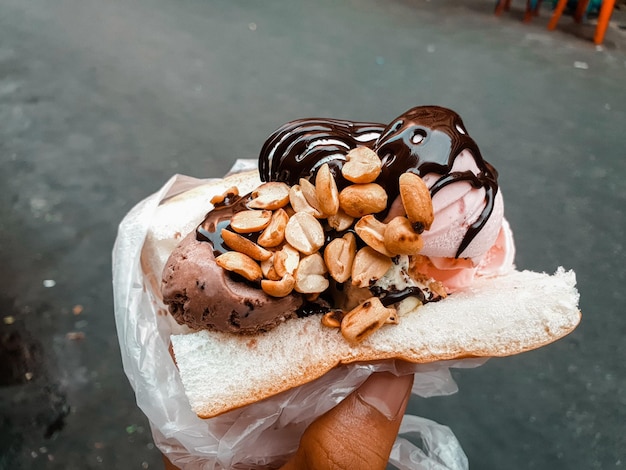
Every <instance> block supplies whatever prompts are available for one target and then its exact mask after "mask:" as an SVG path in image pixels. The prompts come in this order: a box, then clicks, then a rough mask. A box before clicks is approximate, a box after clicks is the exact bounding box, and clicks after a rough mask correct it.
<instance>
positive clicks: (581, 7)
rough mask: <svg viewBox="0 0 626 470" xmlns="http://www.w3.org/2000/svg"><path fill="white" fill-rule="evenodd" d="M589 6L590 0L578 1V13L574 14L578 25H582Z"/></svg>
mask: <svg viewBox="0 0 626 470" xmlns="http://www.w3.org/2000/svg"><path fill="white" fill-rule="evenodd" d="M587 5H589V0H578V5H576V11H575V12H574V21H576V23H582V21H583V18H584V17H585V12H586V11H587Z"/></svg>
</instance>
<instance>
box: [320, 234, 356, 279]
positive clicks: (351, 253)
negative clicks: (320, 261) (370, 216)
mask: <svg viewBox="0 0 626 470" xmlns="http://www.w3.org/2000/svg"><path fill="white" fill-rule="evenodd" d="M355 256H356V237H355V236H354V234H352V233H349V232H348V233H346V234H345V235H344V236H343V237H341V238H335V239H334V240H333V241H331V242H330V243H329V244H328V245H327V246H326V248H325V249H324V261H325V262H326V267H327V268H328V273H329V274H330V275H331V277H332V278H333V279H334V280H335V281H337V282H346V281H347V280H348V279H349V278H350V275H351V274H352V263H353V262H354V257H355Z"/></svg>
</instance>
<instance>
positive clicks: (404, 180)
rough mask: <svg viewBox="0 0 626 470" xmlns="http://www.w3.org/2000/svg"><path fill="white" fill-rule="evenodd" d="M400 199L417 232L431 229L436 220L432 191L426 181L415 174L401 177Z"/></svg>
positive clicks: (403, 174) (406, 174)
mask: <svg viewBox="0 0 626 470" xmlns="http://www.w3.org/2000/svg"><path fill="white" fill-rule="evenodd" d="M400 197H401V198H402V205H403V206H404V210H405V211H406V215H407V217H408V219H409V221H410V222H411V224H412V225H413V227H414V228H415V231H416V232H421V230H420V229H421V228H422V227H423V229H424V230H428V229H430V226H431V224H432V223H433V220H434V218H435V216H434V213H433V201H432V199H431V197H430V190H429V189H428V186H426V183H424V180H423V179H422V178H420V177H419V176H418V175H416V174H414V173H402V174H401V175H400Z"/></svg>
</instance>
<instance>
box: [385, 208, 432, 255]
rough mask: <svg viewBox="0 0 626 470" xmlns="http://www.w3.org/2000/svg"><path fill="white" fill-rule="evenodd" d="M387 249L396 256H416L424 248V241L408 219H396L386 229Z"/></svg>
mask: <svg viewBox="0 0 626 470" xmlns="http://www.w3.org/2000/svg"><path fill="white" fill-rule="evenodd" d="M384 239H385V248H386V249H387V250H388V251H390V252H391V253H393V254H394V255H416V254H418V253H419V252H420V250H421V249H422V248H423V247H424V240H423V239H422V237H421V235H420V234H419V233H415V232H414V231H413V227H412V226H411V222H409V219H407V218H406V217H401V216H399V217H394V218H393V219H391V221H390V222H389V223H388V224H387V227H386V228H385V237H384Z"/></svg>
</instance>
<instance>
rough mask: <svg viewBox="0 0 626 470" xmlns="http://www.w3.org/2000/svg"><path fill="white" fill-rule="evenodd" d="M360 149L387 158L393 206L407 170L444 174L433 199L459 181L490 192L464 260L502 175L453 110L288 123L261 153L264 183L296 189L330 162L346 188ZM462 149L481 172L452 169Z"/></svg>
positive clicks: (383, 178)
mask: <svg viewBox="0 0 626 470" xmlns="http://www.w3.org/2000/svg"><path fill="white" fill-rule="evenodd" d="M357 146H366V147H369V148H371V149H372V150H374V151H375V152H376V153H377V154H378V156H379V157H380V159H381V160H382V166H383V167H382V172H381V174H380V176H379V177H378V179H377V180H376V182H377V183H378V184H380V185H381V186H383V187H384V188H385V190H386V191H387V194H388V201H389V202H388V204H389V205H390V204H391V203H392V202H393V201H394V199H395V198H396V196H397V195H398V194H399V183H398V180H399V178H400V175H401V174H402V173H405V172H412V173H416V174H417V175H419V176H424V175H426V174H428V173H435V174H438V175H441V177H440V178H439V179H438V180H437V181H436V182H435V184H434V185H433V186H432V187H431V188H430V193H431V196H434V195H435V194H436V193H437V192H438V191H440V190H441V189H443V188H444V187H446V186H448V185H449V184H453V183H456V182H459V181H466V182H468V183H469V184H471V185H472V187H474V188H477V189H478V188H484V189H485V207H484V209H483V210H482V212H481V214H480V215H479V217H478V219H477V220H476V221H475V222H474V223H473V224H472V225H470V226H469V227H468V229H467V233H466V234H465V237H464V238H463V240H462V242H461V244H460V246H459V248H458V250H457V252H456V257H457V258H458V257H460V256H461V254H462V253H463V251H464V250H465V249H466V248H467V246H468V245H469V244H470V243H471V241H472V240H473V239H474V238H475V237H476V235H477V234H478V233H479V232H480V230H481V229H482V228H483V227H484V225H485V223H486V222H487V220H488V219H489V216H490V215H491V213H492V212H493V206H494V200H495V196H496V194H497V192H498V182H497V179H498V173H497V171H496V170H495V168H494V167H493V166H491V165H490V164H489V163H487V162H486V161H485V160H484V159H483V158H482V155H481V153H480V150H479V148H478V145H476V142H474V140H473V139H472V138H471V137H470V136H469V135H468V134H467V131H466V130H465V126H464V124H463V121H462V120H461V117H460V116H459V115H458V114H457V113H455V112H454V111H452V110H450V109H446V108H442V107H439V106H419V107H416V108H413V109H410V110H409V111H407V112H406V113H404V114H402V115H401V116H399V117H398V118H396V119H394V120H393V121H392V122H391V124H389V125H388V126H385V125H383V124H376V123H363V122H350V121H342V120H337V119H321V118H313V119H300V120H297V121H292V122H289V123H287V124H285V125H283V126H282V127H280V128H279V129H277V130H276V131H275V132H274V133H273V134H272V135H271V136H270V137H269V139H268V140H267V141H266V142H265V144H264V145H263V148H262V149H261V153H260V155H259V172H260V175H261V179H262V180H263V181H283V182H285V183H287V184H289V185H294V184H297V183H298V181H299V179H300V178H307V179H312V178H313V177H314V176H315V173H316V171H317V169H318V168H319V167H320V166H321V165H323V164H324V163H328V164H329V166H330V169H331V171H332V172H333V174H334V176H335V178H337V180H338V186H340V187H342V186H344V185H345V181H344V180H343V178H342V177H341V167H342V166H343V163H344V162H345V161H346V154H347V153H348V152H349V151H350V150H351V149H353V148H355V147H357ZM463 150H468V151H469V152H471V154H472V156H473V157H474V161H475V162H476V165H477V167H478V170H479V172H478V174H474V173H473V172H471V171H454V172H453V171H452V167H453V165H454V161H455V159H456V158H457V156H458V155H459V154H460V153H461V151H463Z"/></svg>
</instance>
